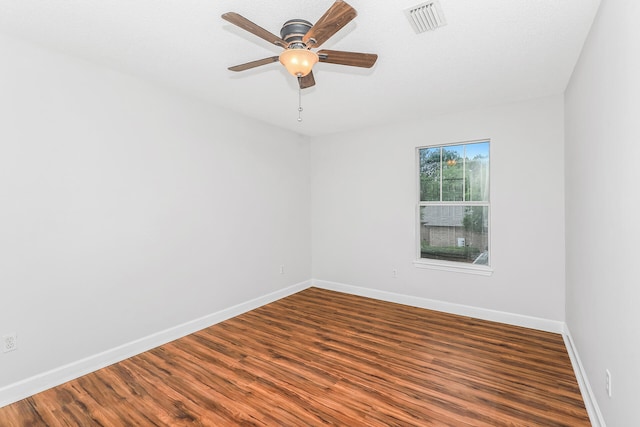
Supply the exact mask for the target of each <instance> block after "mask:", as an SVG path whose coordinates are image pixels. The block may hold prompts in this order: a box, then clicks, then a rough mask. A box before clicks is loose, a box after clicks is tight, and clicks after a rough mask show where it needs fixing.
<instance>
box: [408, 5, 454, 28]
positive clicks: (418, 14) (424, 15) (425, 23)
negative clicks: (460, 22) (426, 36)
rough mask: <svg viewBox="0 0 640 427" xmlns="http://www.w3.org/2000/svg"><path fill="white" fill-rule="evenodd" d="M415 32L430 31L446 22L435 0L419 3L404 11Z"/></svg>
mask: <svg viewBox="0 0 640 427" xmlns="http://www.w3.org/2000/svg"><path fill="white" fill-rule="evenodd" d="M404 13H405V15H407V18H408V19H409V23H411V26H412V27H413V30H414V31H415V32H416V34H420V33H424V32H426V31H432V30H435V29H436V28H439V27H442V26H443V25H446V24H447V21H446V20H445V19H444V15H443V14H442V8H441V7H440V2H438V1H437V0H434V1H430V2H427V3H423V4H419V5H418V6H414V7H412V8H411V9H407V10H405V11H404Z"/></svg>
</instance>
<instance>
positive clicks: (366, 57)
mask: <svg viewBox="0 0 640 427" xmlns="http://www.w3.org/2000/svg"><path fill="white" fill-rule="evenodd" d="M317 53H318V57H319V58H320V62H327V63H329V64H340V65H349V66H351V67H362V68H371V67H373V64H375V63H376V61H377V60H378V55H376V54H375V53H359V52H345V51H342V50H327V49H323V50H319V51H318V52H317Z"/></svg>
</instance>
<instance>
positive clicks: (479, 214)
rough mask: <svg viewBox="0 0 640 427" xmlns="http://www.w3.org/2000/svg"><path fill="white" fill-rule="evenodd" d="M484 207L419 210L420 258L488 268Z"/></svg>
mask: <svg viewBox="0 0 640 427" xmlns="http://www.w3.org/2000/svg"><path fill="white" fill-rule="evenodd" d="M488 228H489V208H488V207H487V206H464V205H456V206H442V205H441V206H421V207H420V252H421V255H420V257H421V258H428V259H439V260H447V261H457V262H466V263H473V264H483V265H487V264H488V248H489V233H488Z"/></svg>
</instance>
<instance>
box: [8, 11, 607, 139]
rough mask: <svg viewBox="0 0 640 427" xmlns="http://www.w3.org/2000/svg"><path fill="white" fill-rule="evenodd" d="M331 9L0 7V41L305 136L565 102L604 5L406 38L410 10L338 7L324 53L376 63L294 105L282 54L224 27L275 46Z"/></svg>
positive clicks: (339, 74) (512, 15)
mask: <svg viewBox="0 0 640 427" xmlns="http://www.w3.org/2000/svg"><path fill="white" fill-rule="evenodd" d="M332 3H333V0H323V1H313V2H311V1H300V0H275V1H270V2H257V1H255V0H206V1H205V0H173V1H172V0H0V32H1V33H5V34H8V35H11V36H15V37H19V38H22V39H27V40H30V41H33V42H36V43H38V44H41V45H44V46H46V47H50V48H53V49H56V50H59V51H62V52H64V53H67V54H69V55H73V56H77V57H81V58H84V59H87V60H89V61H92V62H95V63H98V64H101V65H104V66H107V67H110V68H113V69H117V70H120V71H123V72H125V73H128V74H132V75H135V76H138V77H141V78H143V79H145V80H149V81H153V82H155V83H158V84H160V85H162V86H165V87H169V88H171V90H178V91H180V92H183V93H186V94H189V95H191V96H196V97H199V98H202V99H205V100H207V101H209V102H211V103H213V104H216V105H219V106H222V107H225V108H228V109H231V110H234V111H237V112H240V113H242V114H245V115H247V116H250V117H253V118H255V119H259V120H262V121H266V122H270V123H272V124H274V125H277V126H280V127H283V128H286V129H290V130H292V131H295V132H298V133H300V134H304V135H312V136H313V135H322V134H328V133H334V132H342V131H348V130H353V129H358V128H362V127H365V126H372V125H377V124H382V123H388V122H397V121H401V120H405V119H415V118H417V117H424V116H430V115H435V114H442V113H447V112H451V111H460V110H466V109H472V108H477V107H481V106H487V105H496V104H503V103H507V102H514V101H519V100H523V99H528V98H535V97H541V96H547V95H552V94H560V93H562V92H563V91H564V89H565V87H566V85H567V82H568V80H569V78H570V75H571V72H572V70H573V67H574V65H575V63H576V60H577V58H578V56H579V54H580V50H581V48H582V45H583V43H584V40H585V38H586V35H587V33H588V31H589V28H590V26H591V22H592V21H593V18H594V16H595V13H596V11H597V8H598V6H599V4H600V0H484V1H480V0H440V3H441V6H442V10H443V12H444V15H445V18H446V20H447V25H446V26H444V27H442V28H439V29H437V30H435V31H432V32H426V33H422V34H415V33H414V32H413V29H412V28H411V26H410V25H409V23H408V21H407V18H406V17H405V15H404V10H405V9H407V8H410V7H412V6H415V5H418V4H420V3H422V2H421V1H420V0H418V1H415V0H395V1H382V0H374V1H366V0H348V3H349V4H351V5H352V6H353V7H354V8H355V9H356V10H357V11H358V16H357V17H356V18H355V19H354V20H353V21H352V22H351V23H349V24H348V25H347V26H346V27H344V28H343V29H342V30H340V32H338V33H337V34H336V35H334V36H333V37H332V38H331V39H329V40H328V41H327V42H326V43H324V44H323V45H322V48H323V49H335V50H346V51H357V52H370V53H377V54H378V55H379V58H378V62H377V63H376V65H375V66H374V67H373V68H371V69H360V68H355V67H345V66H340V65H334V64H323V63H320V64H317V65H316V66H315V67H314V75H315V79H316V86H315V87H313V88H310V89H306V90H304V91H303V93H302V103H303V106H304V111H303V117H304V120H303V121H302V122H298V121H297V117H298V89H297V82H296V79H295V78H294V77H292V76H290V75H288V74H287V73H286V71H285V70H284V68H283V67H282V66H281V65H280V64H279V63H273V64H270V65H266V66H263V67H260V68H256V69H253V70H249V71H244V72H241V73H233V72H231V71H228V70H227V67H228V66H232V65H237V64H241V63H245V62H249V61H252V60H256V59H261V58H265V57H269V56H275V55H277V54H279V52H280V51H281V49H280V48H278V47H277V46H272V45H269V44H268V43H267V42H265V41H264V40H262V39H260V38H258V37H256V36H254V35H252V34H250V33H247V32H245V31H243V30H241V29H239V28H237V27H235V26H233V25H231V24H230V23H228V22H226V21H224V20H223V19H221V18H220V15H221V14H222V13H224V12H230V11H233V12H237V13H239V14H241V15H243V16H244V17H246V18H248V19H249V20H251V21H253V22H255V23H256V24H258V25H260V26H261V27H263V28H265V29H266V30H268V31H270V32H272V33H274V34H276V35H278V34H279V31H280V28H281V26H282V24H283V23H284V22H285V21H286V20H288V19H292V18H302V19H306V20H308V21H310V22H312V23H313V22H315V21H316V20H317V19H318V18H320V16H321V15H322V14H323V13H324V12H325V10H326V9H327V8H329V6H331V4H332Z"/></svg>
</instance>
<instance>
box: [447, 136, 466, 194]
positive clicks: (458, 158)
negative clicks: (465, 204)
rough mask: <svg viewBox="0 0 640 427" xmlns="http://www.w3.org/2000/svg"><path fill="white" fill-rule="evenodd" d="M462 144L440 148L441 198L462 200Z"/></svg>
mask: <svg viewBox="0 0 640 427" xmlns="http://www.w3.org/2000/svg"><path fill="white" fill-rule="evenodd" d="M463 195H464V145H458V146H451V147H443V148H442V200H443V201H445V202H453V201H459V202H461V201H463V200H464V199H463Z"/></svg>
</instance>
